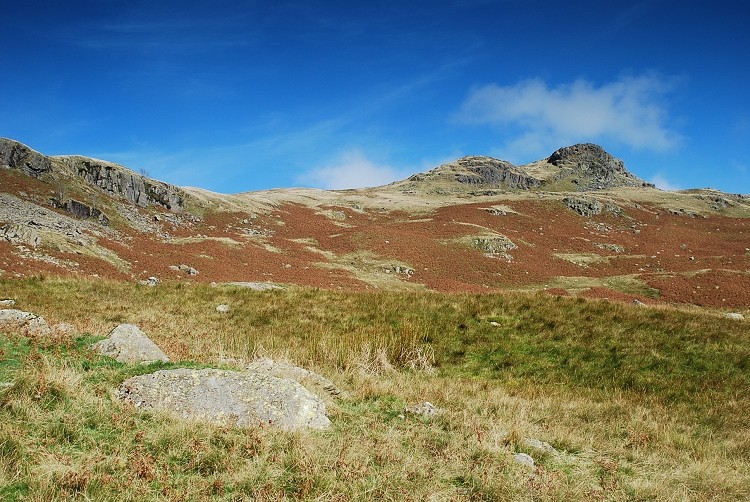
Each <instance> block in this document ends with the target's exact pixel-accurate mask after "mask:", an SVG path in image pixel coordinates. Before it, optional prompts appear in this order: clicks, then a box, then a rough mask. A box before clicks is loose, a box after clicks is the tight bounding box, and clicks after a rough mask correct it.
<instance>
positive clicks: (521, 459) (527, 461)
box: [513, 453, 534, 467]
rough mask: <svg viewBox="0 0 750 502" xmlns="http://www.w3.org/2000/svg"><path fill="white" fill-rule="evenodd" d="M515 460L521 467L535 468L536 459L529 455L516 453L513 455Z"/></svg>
mask: <svg viewBox="0 0 750 502" xmlns="http://www.w3.org/2000/svg"><path fill="white" fill-rule="evenodd" d="M513 460H515V461H516V462H518V463H519V464H521V465H525V466H528V467H534V459H533V458H532V457H531V455H529V454H528V453H516V454H515V455H513Z"/></svg>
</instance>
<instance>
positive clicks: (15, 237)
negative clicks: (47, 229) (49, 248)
mask: <svg viewBox="0 0 750 502" xmlns="http://www.w3.org/2000/svg"><path fill="white" fill-rule="evenodd" d="M29 223H30V224H29V225H15V224H7V225H3V226H2V227H1V228H0V237H2V238H3V239H5V240H6V241H8V242H12V243H14V244H28V245H29V246H32V247H35V248H36V247H39V246H41V244H42V237H41V236H40V235H39V232H38V231H37V230H36V229H35V228H33V227H32V226H31V223H33V222H29Z"/></svg>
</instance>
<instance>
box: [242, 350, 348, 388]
mask: <svg viewBox="0 0 750 502" xmlns="http://www.w3.org/2000/svg"><path fill="white" fill-rule="evenodd" d="M245 371H250V372H256V373H263V374H265V375H271V376H275V377H277V378H289V379H292V380H295V381H296V382H299V383H300V384H302V385H304V386H305V387H306V388H307V389H309V390H311V391H313V392H315V393H316V394H319V395H320V394H321V393H322V394H324V395H327V396H331V397H335V398H344V397H346V393H345V392H344V391H342V390H341V389H339V388H338V387H337V386H336V384H334V383H333V382H331V381H330V380H328V379H327V378H326V377H324V376H322V375H319V374H317V373H314V372H312V371H310V370H306V369H305V368H300V367H299V366H294V365H293V364H287V363H281V362H278V361H274V360H273V359H270V358H268V357H263V358H260V359H256V360H255V361H253V362H251V363H250V364H249V365H247V367H246V368H245Z"/></svg>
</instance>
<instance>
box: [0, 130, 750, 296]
mask: <svg viewBox="0 0 750 502" xmlns="http://www.w3.org/2000/svg"><path fill="white" fill-rule="evenodd" d="M39 273H44V274H52V275H70V274H73V275H81V276H99V277H111V278H117V279H122V280H129V281H141V280H146V279H147V278H149V277H156V278H158V279H159V280H161V281H164V280H181V281H201V282H262V283H273V284H279V285H303V286H312V287H321V288H330V289H339V288H340V289H346V290H368V289H380V288H385V289H428V290H437V291H452V292H469V291H471V292H492V291H498V290H504V289H509V288H510V289H532V290H546V291H549V292H550V293H553V294H579V295H584V296H594V297H608V298H612V299H623V300H631V299H635V298H638V299H640V300H641V301H644V302H665V303H692V304H697V305H707V306H713V307H719V308H727V309H729V308H740V307H744V308H747V306H748V305H750V198H749V197H747V196H743V195H730V194H725V193H721V192H718V191H714V190H708V189H706V190H692V191H685V192H665V191H661V190H657V189H656V188H654V187H653V186H651V185H649V184H648V183H645V182H644V181H643V180H641V179H639V178H638V177H637V176H635V175H633V174H632V173H630V172H629V171H628V170H627V169H626V168H625V166H624V164H623V162H622V161H621V160H619V159H616V158H614V157H612V156H611V155H610V154H609V153H607V152H606V151H604V150H603V149H602V148H601V147H599V146H597V145H592V144H581V145H573V146H570V147H565V148H561V149H559V150H557V151H556V152H554V153H553V154H552V155H550V156H549V157H548V158H546V159H542V160H539V161H537V162H534V163H531V164H528V165H525V166H514V165H512V164H510V163H508V162H505V161H502V160H497V159H492V158H489V157H477V156H475V157H464V158H462V159H458V160H456V161H454V162H451V163H448V164H445V165H442V166H440V167H437V168H435V169H433V170H431V171H429V172H426V173H421V174H415V175H414V176H411V177H410V178H408V179H406V180H403V181H400V182H396V183H393V184H391V185H387V186H384V187H377V188H371V189H362V190H346V191H321V190H312V189H279V190H270V191H263V192H250V193H244V194H234V195H222V194H216V193H212V192H207V191H204V190H200V189H193V188H179V187H175V186H172V185H169V184H167V183H163V182H160V181H157V180H153V179H150V178H148V177H146V176H144V175H141V174H137V173H135V172H133V171H131V170H129V169H127V168H125V167H123V166H119V165H117V164H113V163H110V162H106V161H100V160H96V159H90V158H86V157H79V156H66V157H48V156H45V155H43V154H41V153H39V152H36V151H34V150H32V149H31V148H29V147H27V146H25V145H22V144H21V143H18V142H16V141H13V140H7V139H0V277H6V278H13V277H23V276H28V275H35V274H39Z"/></svg>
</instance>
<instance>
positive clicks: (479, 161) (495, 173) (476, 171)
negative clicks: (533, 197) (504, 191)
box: [455, 156, 542, 190]
mask: <svg viewBox="0 0 750 502" xmlns="http://www.w3.org/2000/svg"><path fill="white" fill-rule="evenodd" d="M455 163H456V164H457V165H458V166H459V168H462V169H464V170H466V171H469V173H470V174H457V175H456V181H458V182H459V183H464V184H468V185H492V186H504V187H508V188H513V189H519V190H528V189H530V188H534V187H538V186H539V185H541V183H542V182H541V180H538V179H536V178H534V177H532V176H530V175H529V174H527V173H525V172H524V171H523V170H521V169H519V168H517V167H516V166H514V165H513V164H511V163H510V162H506V161H504V160H497V159H493V158H491V157H481V156H470V157H463V158H461V159H458V160H457V161H456V162H455Z"/></svg>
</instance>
